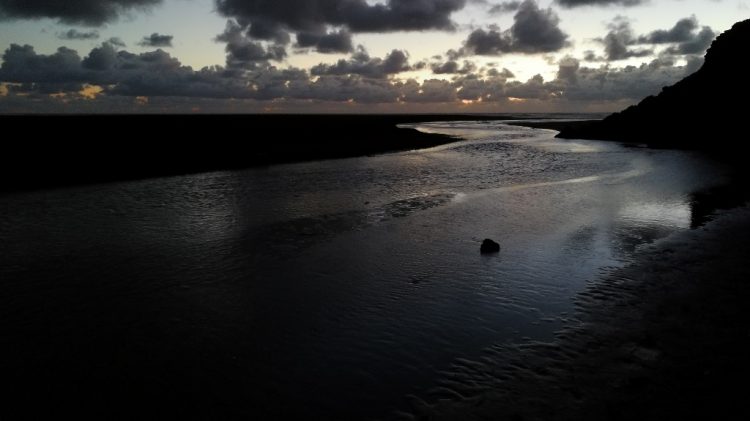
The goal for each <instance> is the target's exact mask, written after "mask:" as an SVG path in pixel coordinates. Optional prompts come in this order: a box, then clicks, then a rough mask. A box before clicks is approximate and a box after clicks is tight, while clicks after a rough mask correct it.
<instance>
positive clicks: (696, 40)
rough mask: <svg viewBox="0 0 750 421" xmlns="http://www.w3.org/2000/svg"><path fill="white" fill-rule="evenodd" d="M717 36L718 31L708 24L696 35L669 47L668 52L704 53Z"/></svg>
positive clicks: (683, 53) (680, 53) (682, 53)
mask: <svg viewBox="0 0 750 421" xmlns="http://www.w3.org/2000/svg"><path fill="white" fill-rule="evenodd" d="M715 38H716V33H715V32H714V31H713V30H712V29H711V28H709V27H708V26H704V27H703V28H702V29H701V30H700V32H698V33H697V34H695V36H694V37H692V38H690V39H688V40H686V41H683V42H681V43H679V44H678V45H676V46H673V47H670V48H668V49H667V53H669V54H674V55H685V54H703V53H704V52H705V51H706V50H708V47H710V46H711V42H713V40H714V39H715Z"/></svg>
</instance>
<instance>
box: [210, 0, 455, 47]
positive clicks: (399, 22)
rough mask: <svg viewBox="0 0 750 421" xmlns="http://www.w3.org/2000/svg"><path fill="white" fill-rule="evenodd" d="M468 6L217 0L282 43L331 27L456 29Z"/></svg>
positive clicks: (255, 32)
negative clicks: (455, 17) (294, 35)
mask: <svg viewBox="0 0 750 421" xmlns="http://www.w3.org/2000/svg"><path fill="white" fill-rule="evenodd" d="M465 5H466V0H386V1H384V2H378V3H376V4H370V2H368V1H367V0H253V1H248V0H216V7H217V10H218V12H219V13H220V14H222V15H223V16H226V17H229V18H232V19H234V20H236V21H237V22H239V24H240V26H241V27H242V28H243V29H244V30H246V31H247V36H249V37H251V38H255V39H260V40H271V39H273V40H275V41H276V42H277V43H283V42H281V41H280V38H283V37H284V36H286V37H287V38H288V33H290V32H294V33H297V34H300V33H302V34H323V33H326V31H328V30H330V29H331V28H332V27H335V28H338V29H339V30H342V29H345V30H347V31H349V32H354V33H358V32H392V31H423V30H428V29H439V30H453V29H454V28H455V23H454V22H453V20H452V19H451V15H452V14H453V13H454V12H456V11H458V10H461V9H463V8H464V6H465ZM283 34H286V35H283ZM305 36H307V35H303V38H304V37H305ZM298 41H299V39H298Z"/></svg>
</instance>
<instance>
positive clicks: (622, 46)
mask: <svg viewBox="0 0 750 421" xmlns="http://www.w3.org/2000/svg"><path fill="white" fill-rule="evenodd" d="M607 27H608V28H609V32H607V35H605V36H604V38H603V39H599V41H600V42H601V43H603V44H604V53H605V56H606V59H607V60H610V61H617V60H625V59H628V58H631V57H645V56H650V55H652V54H653V53H654V51H653V50H648V49H632V48H629V46H630V45H633V44H635V43H636V37H635V35H634V34H633V29H632V28H631V27H630V21H629V20H628V19H627V18H625V17H623V16H617V17H616V18H615V19H614V20H613V21H612V22H611V23H609V24H608V25H607ZM592 61H593V60H592Z"/></svg>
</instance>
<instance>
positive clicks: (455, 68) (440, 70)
mask: <svg viewBox="0 0 750 421" xmlns="http://www.w3.org/2000/svg"><path fill="white" fill-rule="evenodd" d="M430 69H432V73H434V74H436V75H442V74H461V75H465V74H469V73H472V72H474V71H476V69H477V66H476V64H474V63H473V62H471V61H468V60H464V62H463V66H459V64H458V62H456V61H454V60H449V61H446V62H445V63H432V64H431V65H430Z"/></svg>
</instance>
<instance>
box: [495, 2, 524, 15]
mask: <svg viewBox="0 0 750 421" xmlns="http://www.w3.org/2000/svg"><path fill="white" fill-rule="evenodd" d="M519 7H521V2H520V1H506V2H503V3H498V4H495V5H493V6H492V7H490V8H489V10H487V13H489V14H491V15H501V14H503V13H510V12H515V11H516V10H518V8H519Z"/></svg>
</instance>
